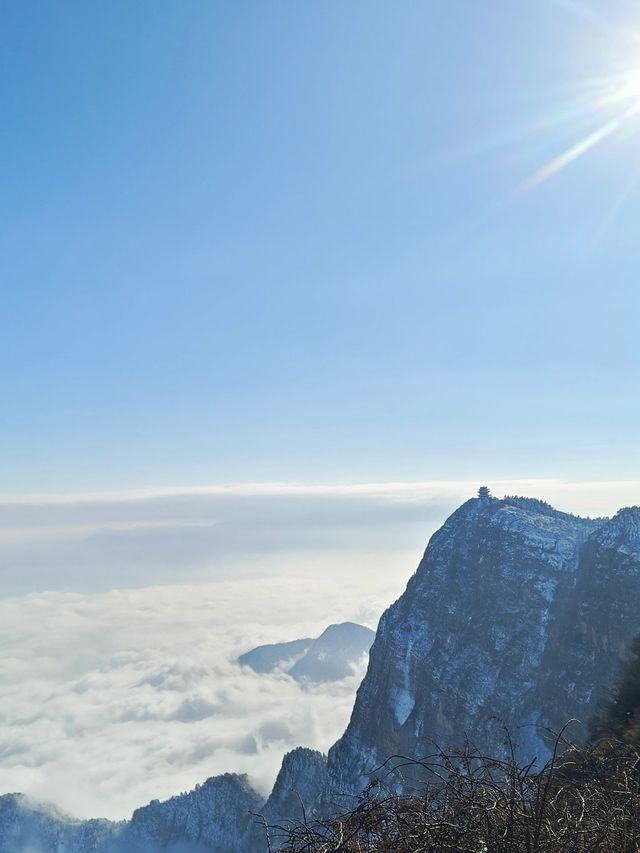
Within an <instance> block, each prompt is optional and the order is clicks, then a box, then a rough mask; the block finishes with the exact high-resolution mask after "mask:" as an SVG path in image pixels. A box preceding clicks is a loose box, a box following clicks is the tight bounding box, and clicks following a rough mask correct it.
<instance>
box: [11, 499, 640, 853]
mask: <svg viewBox="0 0 640 853" xmlns="http://www.w3.org/2000/svg"><path fill="white" fill-rule="evenodd" d="M638 632H640V508H630V509H625V510H622V511H621V512H619V513H618V514H617V515H616V516H615V517H614V518H613V519H611V520H596V521H594V520H589V519H581V518H577V517H575V516H572V515H568V514H565V513H561V512H557V511H556V510H554V509H552V508H551V507H549V506H548V505H546V504H544V503H542V502H540V501H535V500H526V499H522V498H513V499H505V500H497V499H493V498H488V497H485V498H478V499H474V500H470V501H468V502H467V503H465V504H464V505H463V506H462V507H460V509H458V510H457V511H456V512H455V513H454V514H453V515H452V516H451V517H450V518H449V519H448V520H447V522H446V523H445V524H444V525H443V527H442V528H441V529H440V530H439V531H438V532H437V533H435V534H434V536H433V537H432V539H431V541H430V543H429V545H428V547H427V550H426V552H425V555H424V558H423V559H422V562H421V563H420V565H419V567H418V570H417V571H416V573H415V575H414V576H413V577H412V578H411V580H410V581H409V584H408V586H407V589H406V591H405V592H404V594H403V595H402V596H401V597H400V598H399V599H398V601H397V602H396V603H395V604H393V605H392V606H391V607H390V608H389V609H388V610H387V611H386V613H385V614H384V616H383V617H382V619H381V621H380V625H379V627H378V631H377V634H376V638H375V641H374V644H373V646H372V648H371V652H370V659H369V667H368V670H367V674H366V676H365V678H364V681H363V682H362V685H361V686H360V689H359V691H358V694H357V698H356V702H355V705H354V709H353V713H352V716H351V720H350V722H349V725H348V727H347V730H346V732H345V734H344V735H343V737H342V738H341V739H340V740H339V741H338V742H337V743H336V744H335V745H334V746H333V747H332V749H331V750H330V751H329V755H328V759H325V757H324V756H322V755H320V754H319V753H316V752H313V751H311V750H306V749H297V750H294V751H293V752H291V753H289V754H288V755H287V756H285V759H284V761H283V764H282V769H281V771H280V774H279V776H278V780H277V781H276V784H275V786H274V789H273V792H272V794H271V796H270V798H269V799H268V801H267V802H266V804H265V803H262V801H261V800H260V798H259V797H258V795H257V794H255V792H253V791H252V790H251V789H250V787H249V786H248V784H247V782H246V779H244V778H243V777H237V776H231V775H228V774H227V775H225V776H220V777H216V778H214V779H211V780H209V781H208V782H206V783H205V784H204V785H202V786H200V787H199V788H197V789H196V790H195V791H192V792H190V793H188V794H184V795H181V796H180V797H174V798H172V799H171V800H168V801H167V802H164V803H157V802H154V803H151V804H150V805H149V806H147V807H145V808H143V809H139V810H138V811H136V812H135V813H134V816H133V818H132V820H131V821H130V822H128V823H126V824H108V823H106V822H102V821H89V822H79V821H72V820H71V819H68V818H63V817H62V816H60V815H56V814H54V813H53V812H51V811H50V810H47V809H43V808H40V807H34V806H33V805H32V804H30V803H29V802H28V801H27V800H26V799H25V798H20V796H19V795H11V796H7V797H0V853H25V851H28V850H31V849H36V850H38V851H39V853H49V851H51V853H53V852H54V851H58V850H60V849H64V850H65V851H66V853H85V851H96V853H97V851H100V853H124V851H125V850H126V851H127V853H129V851H139V853H151V851H153V853H156V851H160V850H162V851H170V850H171V851H174V853H177V851H178V850H180V851H183V853H196V851H198V853H199V851H208V853H242V851H249V850H251V851H257V850H260V851H263V850H265V847H266V844H265V841H264V833H263V832H261V831H258V829H257V828H256V824H255V822H254V823H253V824H251V823H250V819H249V816H248V812H250V811H253V812H263V813H264V814H265V816H266V818H267V820H268V821H269V822H276V823H277V822H283V821H284V822H286V820H287V819H288V818H292V819H294V820H296V819H299V818H300V817H301V802H302V803H304V805H305V807H306V808H307V813H309V812H311V811H313V809H314V807H316V806H317V805H318V803H323V804H325V805H326V804H331V803H335V802H336V800H337V798H338V795H339V794H340V793H355V792H358V791H359V790H361V789H362V787H363V785H364V784H366V781H367V776H368V773H370V772H372V771H373V770H374V769H375V768H376V766H377V765H379V764H381V763H382V762H383V761H384V760H385V759H386V758H388V757H389V756H391V755H394V754H399V753H400V754H405V755H409V756H413V757H420V756H423V755H427V754H429V753H431V752H433V744H434V742H436V743H437V744H439V745H441V746H443V747H445V748H446V747H447V746H456V745H459V744H460V742H461V739H462V738H463V737H464V735H465V734H467V735H468V736H469V738H470V739H471V740H472V741H473V742H474V743H475V744H476V745H477V746H478V747H479V748H480V749H482V750H483V751H486V752H488V753H494V754H495V753H500V751H501V750H502V749H503V741H504V733H503V729H502V725H506V726H507V727H508V728H509V730H510V731H511V733H512V736H513V738H514V739H515V740H516V741H517V743H518V750H519V753H520V757H521V758H523V759H525V758H526V759H533V758H534V757H536V756H537V757H538V759H539V760H540V761H544V760H545V759H546V757H547V756H548V754H549V738H548V736H547V735H546V733H545V729H546V728H549V729H551V730H552V731H556V732H557V731H558V730H559V729H560V728H561V727H562V726H563V725H564V724H565V723H566V722H567V721H568V720H570V719H572V718H577V719H579V720H582V721H583V722H588V720H589V718H590V717H591V716H592V715H593V713H594V712H595V710H596V708H597V705H598V702H599V700H600V699H601V697H603V695H604V694H605V692H606V691H607V689H608V687H609V686H610V685H611V683H612V681H613V680H614V679H615V676H616V673H617V671H618V666H619V662H620V658H621V657H622V656H623V655H624V653H625V651H626V649H627V648H628V645H629V642H630V640H631V638H632V637H633V636H634V635H635V634H637V633H638ZM496 718H499V720H500V722H499V723H498V722H496ZM583 733H584V730H582V732H581V730H580V729H579V728H575V729H573V730H572V736H573V737H576V738H579V737H580V736H581V734H583Z"/></svg>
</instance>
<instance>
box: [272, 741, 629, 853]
mask: <svg viewBox="0 0 640 853" xmlns="http://www.w3.org/2000/svg"><path fill="white" fill-rule="evenodd" d="M399 776H402V778H403V779H404V783H405V784H404V785H403V786H402V790H403V793H402V794H397V793H394V792H393V791H394V789H395V790H397V789H398V785H397V782H398V779H399ZM407 778H410V779H413V780H418V779H421V780H422V781H421V782H419V783H418V782H414V783H413V784H414V785H415V787H414V788H413V789H411V786H409V788H410V790H409V792H407V787H408V786H407V783H406V779H407ZM270 829H271V830H272V833H273V837H277V838H278V839H284V844H281V845H280V847H279V849H280V850H281V851H282V853H373V851H375V853H420V851H425V853H426V851H429V853H561V851H562V853H587V851H588V853H605V851H606V853H638V851H640V750H639V749H638V747H635V746H632V745H629V744H625V743H622V742H619V741H607V742H601V743H599V744H595V745H590V746H588V747H577V746H572V745H570V744H568V743H565V742H564V741H563V738H562V736H560V737H558V738H557V740H556V749H555V752H554V755H553V758H552V759H551V760H550V761H549V763H548V764H547V765H546V766H545V767H544V768H543V769H542V770H539V769H536V767H535V765H532V764H527V765H524V764H521V763H519V762H518V761H517V760H516V758H515V751H514V750H513V749H511V750H510V755H509V757H508V758H507V759H494V758H491V757H487V756H484V755H482V754H481V753H480V752H478V751H477V750H476V749H474V748H473V747H472V746H471V745H470V744H467V745H466V746H465V748H464V749H462V750H461V751H459V752H456V753H453V754H451V755H447V754H445V753H442V752H438V753H436V754H434V755H432V756H429V757H428V758H425V759H423V760H420V761H417V760H415V759H408V758H404V757H402V756H395V757H393V758H392V759H390V760H389V761H388V762H386V764H385V765H384V766H383V767H381V768H379V771H378V778H377V779H376V780H374V781H372V782H371V784H370V785H369V786H368V788H367V789H366V791H365V792H364V793H363V795H362V796H361V797H360V798H359V799H358V800H357V802H356V803H354V807H353V808H352V809H350V810H348V811H347V812H345V813H343V814H341V815H339V816H337V817H334V818H332V819H330V820H315V821H305V822H303V823H302V824H297V825H294V826H274V827H271V828H270Z"/></svg>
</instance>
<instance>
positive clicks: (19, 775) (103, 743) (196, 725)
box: [0, 572, 408, 818]
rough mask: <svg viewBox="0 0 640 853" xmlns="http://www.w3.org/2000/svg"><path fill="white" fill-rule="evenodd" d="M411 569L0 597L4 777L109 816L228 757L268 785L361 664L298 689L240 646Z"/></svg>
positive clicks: (339, 721) (320, 741)
mask: <svg viewBox="0 0 640 853" xmlns="http://www.w3.org/2000/svg"><path fill="white" fill-rule="evenodd" d="M406 574H408V572H407V573H406ZM404 580H406V577H405V578H400V577H397V578H396V579H395V580H387V581H384V580H383V579H382V578H378V579H377V580H375V579H374V580H373V581H372V580H371V579H370V578H367V577H365V576H364V575H362V574H361V573H360V574H357V575H354V576H351V577H346V578H345V577H342V578H338V577H335V576H334V577H325V578H323V579H321V580H320V579H311V578H292V577H281V578H272V579H269V580H267V579H252V580H242V581H221V582H218V583H213V584H203V585H198V586H181V587H154V588H146V589H137V590H121V591H112V592H108V593H101V594H92V595H79V594H70V593H44V594H31V595H27V596H23V597H21V598H13V599H5V600H0V650H1V651H0V779H1V780H2V789H3V790H2V792H5V791H9V790H21V791H24V792H26V793H29V794H31V795H32V796H34V797H36V798H38V799H45V800H50V801H53V802H54V803H55V804H56V805H58V806H60V807H62V808H63V809H65V810H66V811H69V812H71V813H72V814H76V815H79V816H97V815H100V816H107V817H116V818H117V817H124V816H127V815H129V814H130V812H131V810H132V809H133V808H134V807H135V806H138V805H141V804H144V803H146V802H148V801H149V800H150V799H152V798H155V797H158V798H164V797H168V796H170V795H172V794H174V793H177V792H179V791H180V790H186V789H189V788H191V787H193V786H194V785H195V784H196V783H197V782H202V781H203V780H204V779H205V778H207V777H208V776H210V775H212V774H215V773H219V772H224V771H238V772H247V773H249V775H250V776H251V778H252V781H253V783H254V784H255V785H256V786H257V787H258V788H259V789H261V790H262V791H263V792H265V793H266V792H267V791H268V789H269V787H270V786H271V784H272V783H273V780H274V778H275V774H276V773H277V770H278V767H279V764H280V760H281V758H282V755H283V754H284V752H285V751H286V750H288V749H291V748H292V747H294V746H297V745H299V744H304V745H308V746H312V747H315V748H320V749H326V748H328V747H329V746H330V745H331V743H332V742H333V741H334V740H335V739H336V738H337V737H338V736H339V734H340V733H341V732H342V730H343V729H344V727H345V725H346V723H347V720H348V717H349V714H350V711H351V707H352V704H353V698H354V694H355V690H356V688H357V685H358V683H359V679H360V677H361V675H362V672H360V673H358V674H357V675H354V677H353V678H351V679H348V680H346V681H344V682H341V683H339V684H336V685H333V686H330V687H315V688H313V689H311V690H309V689H307V690H305V689H303V688H301V687H300V685H298V684H297V683H296V682H294V681H293V680H292V679H290V678H288V677H287V676H284V675H275V676H272V675H257V674H256V673H253V672H251V670H249V669H247V668H240V667H238V666H237V665H236V664H235V658H236V656H237V655H238V654H239V653H241V652H243V651H246V650H247V649H248V648H250V647H251V646H253V645H255V644H257V643H261V642H269V641H280V640H285V639H292V638H296V637H298V636H309V635H314V634H317V633H319V632H320V631H321V630H322V629H323V628H324V627H325V626H326V625H327V624H328V623H329V622H332V621H341V620H344V619H348V618H350V619H362V618H363V616H366V615H367V614H368V615H369V617H371V616H372V615H373V614H379V613H380V612H381V611H382V609H383V608H384V607H385V606H386V605H387V604H388V603H389V601H391V600H392V599H393V598H394V597H396V596H397V594H398V593H399V592H400V589H401V587H402V585H403V583H404Z"/></svg>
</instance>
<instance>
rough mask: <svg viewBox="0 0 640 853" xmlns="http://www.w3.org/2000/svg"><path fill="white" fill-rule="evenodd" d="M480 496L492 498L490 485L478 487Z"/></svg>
mask: <svg viewBox="0 0 640 853" xmlns="http://www.w3.org/2000/svg"><path fill="white" fill-rule="evenodd" d="M478 497H479V498H490V497H491V491H490V490H489V486H480V488H479V489H478Z"/></svg>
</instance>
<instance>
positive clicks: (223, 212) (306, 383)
mask: <svg viewBox="0 0 640 853" xmlns="http://www.w3.org/2000/svg"><path fill="white" fill-rule="evenodd" d="M594 10H597V13H596V11H594ZM2 18H3V23H2V32H1V33H0V44H1V48H0V97H1V103H2V111H1V115H0V169H1V172H2V175H1V179H2V187H3V190H2V194H1V197H0V274H1V282H2V313H1V318H2V329H1V331H2V333H1V335H0V359H1V366H2V370H1V373H0V393H1V394H2V400H3V407H2V420H1V422H0V430H1V436H2V441H1V443H0V466H1V470H2V479H3V487H2V489H3V491H8V492H39V491H40V492H42V491H45V492H46V491H48V492H52V491H55V492H64V491H78V490H80V491H81V490H96V489H116V488H129V487H139V486H143V485H162V484H164V485H166V484H171V483H180V484H182V483H191V484H198V483H201V484H204V483H213V482H248V481H261V480H262V481H267V480H289V481H291V480H295V481H316V482H326V481H336V482H357V481H362V480H368V481H379V480H385V479H392V480H398V479H406V480H411V479H416V480H427V479H456V478H462V479H469V480H474V479H476V478H478V479H482V480H484V479H488V480H491V479H499V478H518V477H524V478H526V477H560V478H571V479H579V480H589V479H632V478H634V477H636V478H637V477H640V457H639V454H638V451H637V433H638V423H639V422H640V393H639V391H640V388H639V387H638V385H639V382H638V377H639V375H640V373H639V367H640V364H639V362H640V356H639V349H638V345H637V341H638V314H639V309H640V296H639V289H638V283H637V270H638V256H639V249H638V225H637V223H638V221H640V220H639V215H640V187H639V188H638V190H637V191H635V192H634V191H630V192H629V194H628V197H626V198H625V200H624V203H623V204H622V203H620V201H621V199H622V196H623V195H624V194H625V193H626V191H627V189H628V188H629V187H630V184H631V181H632V180H633V178H634V176H635V174H636V171H637V170H638V168H640V159H639V156H638V143H639V141H640V119H637V118H636V119H632V120H629V121H628V122H625V123H624V126H622V127H621V128H620V130H619V131H617V132H616V133H612V134H611V135H610V136H608V137H607V138H606V139H604V140H603V141H602V143H601V144H599V145H594V146H593V147H592V148H591V150H589V151H588V152H587V153H585V154H584V156H582V157H580V158H578V159H576V160H575V162H572V163H571V164H570V165H568V166H567V168H566V169H563V170H561V171H559V172H558V174H556V175H555V176H554V177H553V178H551V179H550V180H548V181H546V182H544V183H541V184H540V185H539V186H537V187H536V188H535V189H531V190H529V189H526V190H525V189H524V188H523V187H524V185H525V184H526V182H527V181H528V180H529V179H530V177H531V176H532V175H534V174H535V173H536V172H538V170H540V169H541V168H543V167H544V166H545V165H546V164H547V163H549V162H550V161H552V160H553V159H554V158H555V157H557V156H558V155H561V154H562V153H563V152H564V151H566V150H567V149H570V148H571V147H572V146H574V145H575V144H577V143H580V141H581V140H584V139H588V138H589V136H590V134H592V133H593V132H594V131H597V130H598V128H599V127H601V126H603V125H604V124H605V123H606V122H607V121H608V120H611V117H612V114H613V117H614V119H615V111H616V110H617V109H618V107H617V106H615V105H614V107H613V108H612V107H611V106H609V107H606V108H598V110H593V109H589V110H588V111H586V112H585V109H584V103H585V97H586V99H587V101H589V103H590V102H591V100H593V99H592V98H591V93H592V92H591V90H592V88H593V87H594V86H595V84H594V83H593V81H599V80H600V79H602V78H603V77H609V76H610V75H612V74H615V73H617V72H618V71H619V70H620V68H624V69H625V70H628V69H629V68H631V69H635V68H636V67H637V68H638V69H639V70H640V40H634V37H633V33H634V32H636V31H637V32H640V7H639V6H638V5H637V4H636V3H632V2H624V1H623V0H615V2H614V0H609V2H605V0H599V2H598V3H597V5H596V4H595V3H593V4H591V5H589V4H588V3H574V2H569V0H562V2H559V1H558V2H553V0H519V2H517V3H515V2H513V0H483V2H482V3H476V2H471V0H447V2H446V3H445V2H425V0H420V2H409V0H408V1H407V2H404V0H403V2H401V3H388V2H379V0H367V2H364V0H362V2H360V0H354V2H351V3H348V4H347V3H344V2H342V0H323V2H311V0H309V1H308V2H307V1H306V0H305V2H292V0H289V2H284V0H273V2H263V0H259V2H258V0H255V2H249V0H244V2H238V3H223V2H196V0H187V2H181V3H175V2H163V0H160V2H158V0H154V2H145V0H139V2H136V3H131V2H124V0H123V2H118V0H113V2H109V3H102V4H100V3H81V2H55V3H45V2H42V3H38V2H37V3H34V4H28V5H26V4H19V3H18V4H11V5H10V6H9V5H5V8H3V11H2ZM638 79H640V77H639V78H638ZM585 81H592V82H590V83H589V84H588V85H587V86H586V88H585ZM585 93H586V95H585ZM638 100H639V101H640V91H639V92H638ZM612 110H613V113H612ZM560 113H562V114H565V115H566V114H567V113H568V114H570V115H572V116H573V117H572V118H571V120H568V121H565V122H563V123H557V124H553V123H552V122H551V121H550V120H551V118H552V117H553V116H557V115H558V114H560Z"/></svg>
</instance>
